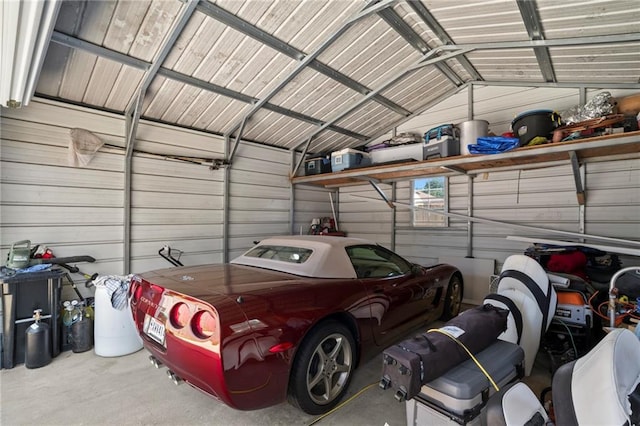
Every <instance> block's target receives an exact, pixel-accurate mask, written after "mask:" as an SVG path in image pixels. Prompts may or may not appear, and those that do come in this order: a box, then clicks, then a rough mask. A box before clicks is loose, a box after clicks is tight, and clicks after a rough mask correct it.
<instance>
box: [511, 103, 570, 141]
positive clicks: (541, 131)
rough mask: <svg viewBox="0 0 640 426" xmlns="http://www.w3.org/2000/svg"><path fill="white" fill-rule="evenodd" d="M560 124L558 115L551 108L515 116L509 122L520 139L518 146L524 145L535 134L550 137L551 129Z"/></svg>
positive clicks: (535, 135)
mask: <svg viewBox="0 0 640 426" xmlns="http://www.w3.org/2000/svg"><path fill="white" fill-rule="evenodd" d="M560 124H561V120H560V116H559V115H558V114H557V113H555V112H553V111H551V110H536V111H528V112H525V113H522V114H520V115H519V116H517V117H516V118H515V119H514V120H513V121H512V122H511V129H513V134H514V135H515V137H517V138H518V139H520V146H524V145H526V144H528V143H529V142H530V141H531V139H533V138H535V137H537V136H543V137H545V138H547V139H552V133H553V131H554V130H555V129H556V128H557V127H558V126H560Z"/></svg>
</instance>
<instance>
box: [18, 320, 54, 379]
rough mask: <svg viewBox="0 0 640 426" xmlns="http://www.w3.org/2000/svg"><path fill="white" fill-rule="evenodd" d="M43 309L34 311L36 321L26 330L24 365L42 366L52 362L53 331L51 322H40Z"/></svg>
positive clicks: (30, 366)
mask: <svg viewBox="0 0 640 426" xmlns="http://www.w3.org/2000/svg"><path fill="white" fill-rule="evenodd" d="M41 314H42V309H36V310H35V311H33V318H34V319H35V322H34V323H33V324H31V325H30V326H29V328H27V331H26V332H25V351H24V365H25V367H27V368H40V367H44V366H45V365H47V364H49V363H50V362H51V331H50V329H49V324H46V323H43V322H40V316H41Z"/></svg>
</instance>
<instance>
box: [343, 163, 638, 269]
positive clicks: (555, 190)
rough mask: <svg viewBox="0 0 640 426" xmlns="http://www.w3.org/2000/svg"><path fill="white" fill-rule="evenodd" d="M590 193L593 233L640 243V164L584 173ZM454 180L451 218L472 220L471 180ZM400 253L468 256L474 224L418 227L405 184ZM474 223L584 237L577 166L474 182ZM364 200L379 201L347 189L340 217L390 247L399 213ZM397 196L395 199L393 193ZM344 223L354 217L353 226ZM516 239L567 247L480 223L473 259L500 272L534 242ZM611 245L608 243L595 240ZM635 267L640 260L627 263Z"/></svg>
mask: <svg viewBox="0 0 640 426" xmlns="http://www.w3.org/2000/svg"><path fill="white" fill-rule="evenodd" d="M583 167H584V169H585V172H584V173H585V179H584V184H585V188H586V197H587V198H586V199H587V201H586V207H585V212H584V216H585V222H584V227H585V230H584V232H585V233H588V234H592V235H601V236H608V237H617V238H623V239H635V240H640V215H639V214H638V211H640V161H638V159H628V160H618V161H608V162H594V163H587V164H586V165H584V166H583ZM468 179H469V178H468V177H466V176H453V177H450V178H449V179H448V181H449V186H448V188H449V211H450V212H451V213H456V214H460V215H467V212H468V207H469V206H468V203H469V196H468V194H469V181H468ZM396 185H397V190H396V192H397V194H396V195H397V201H398V207H397V213H396V241H395V245H396V250H397V251H398V252H399V253H400V254H402V255H403V256H405V257H407V258H408V259H410V260H412V261H414V262H416V263H419V264H422V265H429V264H434V263H436V262H437V260H438V258H440V257H450V256H453V257H465V256H466V255H467V246H468V244H467V243H468V236H467V221H466V220H465V219H463V218H450V219H449V227H448V228H413V227H412V226H411V213H410V210H409V209H408V208H406V207H404V206H402V204H410V203H411V184H410V182H408V181H407V182H398V183H397V184H396ZM472 191H473V200H472V206H473V216H474V217H478V218H484V219H490V220H493V221H499V222H509V223H514V224H518V225H527V226H535V227H541V228H545V229H553V230H561V231H570V232H576V233H577V232H580V207H579V205H578V202H577V197H576V189H575V183H574V176H573V172H572V169H571V166H570V165H569V164H567V165H559V166H554V167H548V168H542V169H535V170H513V171H499V172H489V173H484V174H480V175H478V176H475V177H474V178H473V185H472ZM349 194H362V195H365V196H368V197H373V198H376V199H377V200H379V197H378V196H377V194H376V193H375V192H374V191H373V190H372V189H370V187H369V186H366V185H359V186H355V187H347V188H342V189H341V190H340V217H342V218H343V220H342V225H343V228H344V230H346V231H347V232H348V233H349V235H350V236H357V237H363V238H370V239H373V240H376V241H378V242H380V243H382V244H383V245H386V246H390V244H391V238H392V232H391V228H390V224H391V217H392V216H391V214H392V211H391V209H389V207H387V205H386V204H385V203H384V202H382V201H369V200H362V199H358V200H357V201H356V200H355V199H354V200H351V199H350V198H349V197H348V196H349ZM387 195H388V196H389V197H390V192H389V191H387ZM344 218H348V220H345V219H344ZM509 235H514V236H521V237H538V238H546V239H555V240H561V239H562V236H558V235H556V234H552V233H551V232H542V231H540V232H538V231H535V230H534V231H527V230H522V229H514V228H511V227H508V226H506V225H500V224H484V223H474V224H473V236H472V247H473V251H472V255H473V256H474V257H476V258H480V259H495V260H496V268H497V269H498V270H499V268H500V267H501V265H502V262H504V260H505V259H506V258H507V257H508V256H509V255H511V254H514V253H522V252H523V251H524V250H525V249H526V248H527V247H528V245H529V244H528V243H524V242H518V241H511V240H507V239H506V237H507V236H509ZM587 242H593V243H594V244H606V245H610V244H608V243H603V242H602V241H595V240H592V241H587ZM624 260H625V262H626V263H627V264H630V265H633V264H640V259H637V258H628V257H625V258H624Z"/></svg>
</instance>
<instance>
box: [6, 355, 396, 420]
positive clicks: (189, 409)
mask: <svg viewBox="0 0 640 426" xmlns="http://www.w3.org/2000/svg"><path fill="white" fill-rule="evenodd" d="M148 355H149V354H148V352H147V351H146V350H144V349H143V350H141V351H138V352H136V353H133V354H130V355H126V356H122V357H114V358H103V357H100V356H97V355H95V354H94V352H93V351H88V352H84V353H73V352H71V351H68V352H63V353H61V354H60V355H59V356H58V357H56V358H54V359H53V361H52V363H51V364H49V365H47V366H45V367H42V368H38V369H27V368H25V367H24V365H18V366H16V367H14V368H13V369H8V370H2V371H1V372H0V390H1V395H0V399H1V402H2V404H1V405H0V424H2V425H3V426H9V425H26V424H41V425H82V424H90V425H147V424H153V425H198V424H203V425H204V424H207V425H308V424H309V423H311V422H312V421H314V420H315V419H316V416H309V415H307V414H305V413H303V412H302V411H300V410H298V409H296V408H294V407H293V406H291V405H289V404H287V403H283V404H280V405H277V406H274V407H270V408H266V409H262V410H256V411H237V410H234V409H232V408H229V407H227V406H226V405H224V404H222V403H220V402H218V401H216V400H214V399H212V398H211V397H209V396H207V395H205V394H203V393H202V392H200V391H198V390H196V389H194V388H192V387H191V386H189V385H186V384H181V385H180V386H175V385H174V384H173V383H172V382H171V381H170V380H169V378H168V377H167V376H166V374H165V369H159V370H157V369H155V368H154V367H153V366H152V365H151V364H150V363H149V361H148V358H147V357H148ZM381 366H382V360H381V356H378V357H376V358H374V359H372V360H371V361H369V362H367V363H366V364H364V365H362V366H361V367H360V368H359V369H358V370H356V373H355V375H354V377H353V380H352V382H351V385H350V387H349V391H348V395H347V398H348V397H349V396H351V395H353V394H355V393H357V392H358V391H359V390H360V389H362V388H364V387H365V386H367V385H369V384H372V383H376V386H373V387H372V388H370V389H369V390H367V391H366V392H364V393H363V394H362V395H361V396H359V397H358V398H356V399H354V400H353V401H352V402H351V403H349V404H348V405H346V406H344V407H343V408H342V409H340V410H339V411H337V412H335V413H333V414H331V415H329V416H328V417H325V418H324V419H322V420H321V421H320V422H319V423H318V424H319V425H380V426H383V425H385V424H388V425H390V426H398V425H405V424H406V415H405V406H404V404H400V403H398V402H396V400H395V399H393V393H392V391H390V390H389V391H383V390H382V389H380V388H379V387H378V386H377V382H378V381H379V380H380V372H381ZM345 399H346V398H345Z"/></svg>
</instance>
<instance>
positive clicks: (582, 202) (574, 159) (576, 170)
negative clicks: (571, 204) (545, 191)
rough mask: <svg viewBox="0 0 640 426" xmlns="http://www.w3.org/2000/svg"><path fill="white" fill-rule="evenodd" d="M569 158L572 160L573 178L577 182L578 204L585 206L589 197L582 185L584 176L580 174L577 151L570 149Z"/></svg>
mask: <svg viewBox="0 0 640 426" xmlns="http://www.w3.org/2000/svg"><path fill="white" fill-rule="evenodd" d="M569 159H570V160H571V169H572V171H573V179H574V181H575V183H576V196H577V197H578V204H579V205H581V206H584V205H585V203H586V201H587V197H586V194H585V192H584V186H583V185H582V176H581V175H580V163H579V162H578V155H577V154H576V152H575V151H569Z"/></svg>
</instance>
